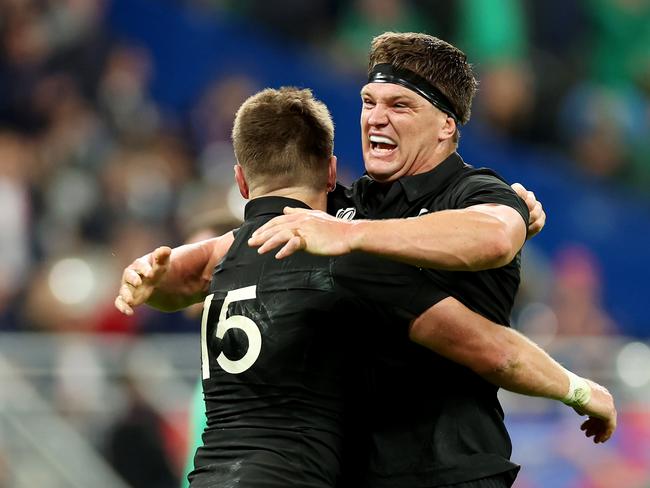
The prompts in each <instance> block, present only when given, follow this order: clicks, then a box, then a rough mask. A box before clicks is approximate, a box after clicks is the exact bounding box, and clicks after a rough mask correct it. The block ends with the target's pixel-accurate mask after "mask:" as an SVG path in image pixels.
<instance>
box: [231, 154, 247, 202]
mask: <svg viewBox="0 0 650 488" xmlns="http://www.w3.org/2000/svg"><path fill="white" fill-rule="evenodd" d="M234 170H235V181H236V182H237V186H238V187H239V193H241V196H242V197H244V198H245V199H246V200H248V197H249V195H250V193H249V191H248V182H247V181H246V176H245V175H244V170H243V169H242V167H241V166H240V165H239V163H237V164H236V165H235V167H234Z"/></svg>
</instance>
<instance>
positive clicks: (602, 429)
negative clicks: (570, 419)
mask: <svg viewBox="0 0 650 488" xmlns="http://www.w3.org/2000/svg"><path fill="white" fill-rule="evenodd" d="M587 382H588V383H589V386H591V399H590V400H589V403H587V405H585V406H584V407H583V408H580V409H578V408H576V409H574V410H575V411H576V412H577V413H578V414H580V415H588V416H589V418H588V419H587V420H585V421H584V422H583V423H582V425H581V426H580V430H583V431H584V432H585V435H586V436H587V437H593V438H594V443H599V442H605V441H606V440H608V439H609V438H610V437H611V436H612V434H613V433H614V431H615V430H616V407H615V406H614V398H613V397H612V395H611V393H610V392H609V391H608V390H607V388H605V387H604V386H601V385H599V384H598V383H594V382H593V381H591V380H587Z"/></svg>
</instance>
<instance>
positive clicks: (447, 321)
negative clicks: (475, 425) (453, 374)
mask: <svg viewBox="0 0 650 488" xmlns="http://www.w3.org/2000/svg"><path fill="white" fill-rule="evenodd" d="M409 335H410V338H411V340H413V341H414V342H417V343H419V344H421V345H423V346H425V347H427V348H429V349H431V350H433V351H435V352H436V353H438V354H440V355H441V356H444V357H446V358H448V359H450V360H452V361H454V362H457V363H459V364H462V365H463V366H466V367H468V368H470V369H471V370H472V371H474V372H475V373H477V374H478V375H480V376H481V377H483V378H484V379H485V380H487V381H489V382H491V383H493V384H495V385H497V386H500V387H502V388H505V389H506V390H509V391H512V392H515V393H521V394H524V395H530V396H540V397H545V398H550V399H554V400H565V399H566V396H567V393H568V392H569V391H570V380H569V376H568V375H567V371H566V370H565V369H564V368H563V367H562V366H561V365H560V364H558V363H557V362H556V361H555V360H554V359H553V358H551V357H550V356H549V355H548V354H547V353H546V352H545V351H544V350H543V349H541V348H540V347H539V346H537V345H536V344H535V343H533V342H532V341H530V340H529V339H527V338H526V337H524V336H523V335H521V334H519V333H518V332H516V331H515V330H512V329H510V328H509V327H503V326H501V325H498V324H495V323H493V322H491V321H489V320H487V319H486V318H484V317H482V316H480V315H478V314H476V313H474V312H472V311H471V310H469V309H468V308H466V307H465V306H464V305H462V304H461V303H460V302H458V301H457V300H455V299H453V298H446V299H445V300H442V301H441V302H439V303H437V304H436V305H434V306H433V307H431V308H430V309H429V310H427V311H426V312H425V313H423V314H422V315H421V316H420V317H418V318H417V319H416V320H415V321H414V322H413V324H412V325H411V328H410V332H409ZM586 381H587V382H588V384H589V386H590V387H591V398H590V400H589V401H588V403H587V404H586V405H584V406H579V407H575V408H576V411H578V413H580V414H587V415H589V416H590V419H589V420H587V421H586V422H585V424H587V423H588V424H587V426H586V427H585V424H583V430H587V432H586V433H587V434H588V435H589V434H592V435H594V441H595V442H604V441H605V440H607V439H608V438H609V437H610V436H611V435H612V433H613V431H614V429H615V428H616V410H615V408H614V403H613V399H612V397H611V395H610V394H609V392H608V391H607V390H606V389H605V388H603V387H602V386H600V385H598V384H596V383H594V382H591V381H589V380H586ZM590 429H591V430H590Z"/></svg>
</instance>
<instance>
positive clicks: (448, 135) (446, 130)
mask: <svg viewBox="0 0 650 488" xmlns="http://www.w3.org/2000/svg"><path fill="white" fill-rule="evenodd" d="M445 115H446V114H445ZM455 133H456V121H455V120H454V119H453V118H452V117H449V116H447V117H446V118H445V123H444V125H443V126H442V129H440V132H439V135H438V137H439V139H440V140H441V141H446V140H448V139H452V138H453V137H454V134H455Z"/></svg>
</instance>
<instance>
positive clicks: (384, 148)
mask: <svg viewBox="0 0 650 488" xmlns="http://www.w3.org/2000/svg"><path fill="white" fill-rule="evenodd" d="M368 139H369V140H370V148H371V149H372V150H373V152H375V153H377V154H381V155H387V154H390V153H392V152H393V151H394V150H395V149H397V143H396V142H395V141H393V140H392V139H389V138H388V137H385V136H376V135H371V136H369V137H368Z"/></svg>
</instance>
